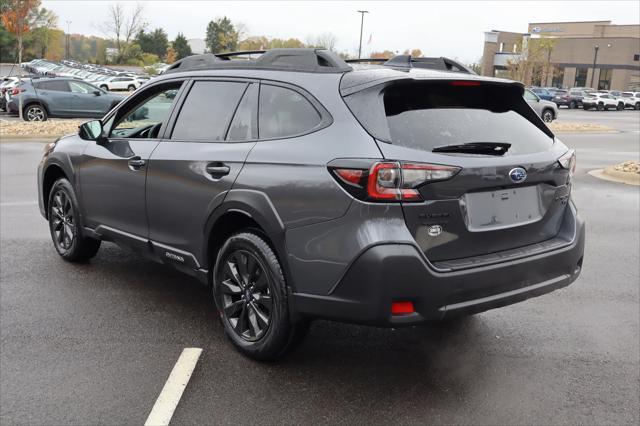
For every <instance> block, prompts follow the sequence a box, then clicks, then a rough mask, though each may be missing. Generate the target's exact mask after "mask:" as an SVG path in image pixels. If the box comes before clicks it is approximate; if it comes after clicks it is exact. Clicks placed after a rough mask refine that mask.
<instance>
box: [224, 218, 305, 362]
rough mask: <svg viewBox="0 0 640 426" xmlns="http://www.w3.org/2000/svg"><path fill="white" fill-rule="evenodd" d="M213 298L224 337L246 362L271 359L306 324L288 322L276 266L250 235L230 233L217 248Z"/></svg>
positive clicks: (282, 282)
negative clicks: (247, 359) (218, 248)
mask: <svg viewBox="0 0 640 426" xmlns="http://www.w3.org/2000/svg"><path fill="white" fill-rule="evenodd" d="M213 295H214V299H215V302H216V306H217V308H218V311H219V314H220V320H221V321H222V325H223V327H224V330H225V333H226V335H227V337H228V338H229V339H230V340H231V342H232V343H233V345H234V346H235V347H236V348H237V349H238V350H239V351H240V352H241V353H242V354H244V355H246V356H248V357H250V358H253V359H257V360H273V359H276V358H278V357H280V356H282V355H283V354H284V353H286V351H287V350H288V349H290V348H291V347H293V345H294V343H296V342H298V341H300V340H301V338H302V337H303V336H304V334H305V333H306V330H307V329H308V323H296V324H294V323H292V321H291V320H290V318H289V307H288V300H287V286H286V282H285V279H284V275H283V273H282V268H281V267H280V263H279V261H278V259H277V258H276V255H275V254H274V252H273V250H272V249H271V247H269V245H268V244H267V243H266V242H265V240H264V239H263V238H262V237H261V236H259V235H258V234H257V233H254V232H253V231H246V232H241V233H238V234H235V235H232V236H231V237H229V239H228V240H227V241H226V242H225V244H224V245H223V247H222V249H220V253H219V255H218V259H217V262H216V266H215V269H214V273H213Z"/></svg>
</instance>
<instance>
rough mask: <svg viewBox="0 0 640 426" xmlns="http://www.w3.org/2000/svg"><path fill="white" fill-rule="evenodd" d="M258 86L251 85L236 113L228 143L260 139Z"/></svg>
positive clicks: (230, 128) (228, 135) (228, 134)
mask: <svg viewBox="0 0 640 426" xmlns="http://www.w3.org/2000/svg"><path fill="white" fill-rule="evenodd" d="M257 115H258V85H257V84H250V85H249V88H248V89H247V91H246V92H245V93H244V96H243V98H242V101H240V105H238V109H237V111H236V114H235V116H234V117H233V121H232V122H231V126H230V127H229V132H228V133H227V140H228V141H247V140H252V139H256V138H257V137H258V135H257V133H258V117H257Z"/></svg>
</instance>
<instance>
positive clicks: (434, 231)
mask: <svg viewBox="0 0 640 426" xmlns="http://www.w3.org/2000/svg"><path fill="white" fill-rule="evenodd" d="M427 234H428V235H429V236H430V237H437V236H438V235H440V234H442V226H440V225H431V226H430V227H428V228H427Z"/></svg>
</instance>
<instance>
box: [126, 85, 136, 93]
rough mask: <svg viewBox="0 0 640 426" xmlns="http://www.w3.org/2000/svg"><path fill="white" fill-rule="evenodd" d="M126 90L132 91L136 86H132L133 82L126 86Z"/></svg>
mask: <svg viewBox="0 0 640 426" xmlns="http://www.w3.org/2000/svg"><path fill="white" fill-rule="evenodd" d="M127 90H128V91H129V92H133V91H135V90H136V86H134V85H133V84H130V85H129V87H127Z"/></svg>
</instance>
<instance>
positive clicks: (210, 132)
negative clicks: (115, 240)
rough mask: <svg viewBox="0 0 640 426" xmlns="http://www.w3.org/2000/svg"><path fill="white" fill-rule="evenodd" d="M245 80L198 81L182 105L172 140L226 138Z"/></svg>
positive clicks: (218, 139) (245, 85) (212, 140)
mask: <svg viewBox="0 0 640 426" xmlns="http://www.w3.org/2000/svg"><path fill="white" fill-rule="evenodd" d="M246 87H247V84H246V83H231V82H228V81H196V82H195V83H194V85H193V86H192V87H191V90H190V91H189V95H188V96H187V98H186V99H185V101H184V104H183V105H182V109H181V110H180V115H178V119H177V120H176V125H175V127H174V128H173V134H172V135H171V139H178V140H187V141H211V142H214V141H223V140H224V136H225V133H226V131H227V127H228V126H229V122H230V121H231V116H232V115H233V113H234V111H235V109H236V106H237V105H238V102H239V101H240V97H241V96H242V94H243V93H244V90H245V88H246Z"/></svg>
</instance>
